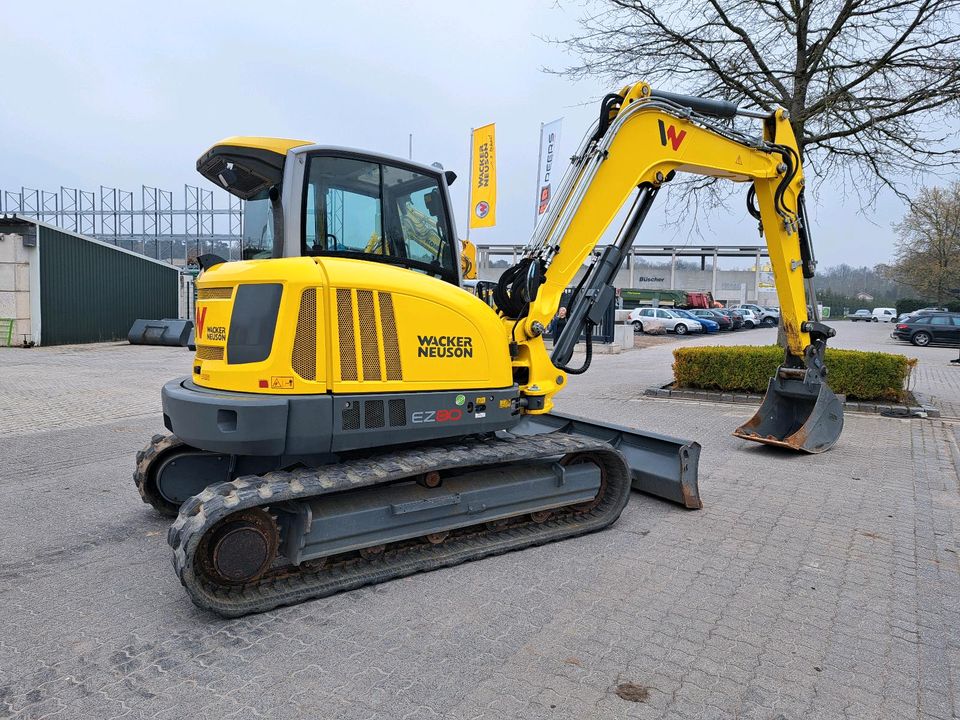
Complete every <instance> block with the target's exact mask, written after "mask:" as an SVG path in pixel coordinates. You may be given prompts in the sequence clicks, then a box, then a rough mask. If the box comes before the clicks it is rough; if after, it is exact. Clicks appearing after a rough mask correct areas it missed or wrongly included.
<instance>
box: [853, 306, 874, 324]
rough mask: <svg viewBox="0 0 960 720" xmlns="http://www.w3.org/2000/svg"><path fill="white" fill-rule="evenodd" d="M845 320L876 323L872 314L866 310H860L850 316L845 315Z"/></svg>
mask: <svg viewBox="0 0 960 720" xmlns="http://www.w3.org/2000/svg"><path fill="white" fill-rule="evenodd" d="M847 319H848V320H850V322H860V321H861V320H862V321H863V322H876V319H875V318H874V317H873V313H872V312H870V311H869V310H867V309H866V308H860V309H859V310H857V311H856V312H855V313H853V314H852V315H847Z"/></svg>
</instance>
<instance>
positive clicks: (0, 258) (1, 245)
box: [0, 233, 20, 263]
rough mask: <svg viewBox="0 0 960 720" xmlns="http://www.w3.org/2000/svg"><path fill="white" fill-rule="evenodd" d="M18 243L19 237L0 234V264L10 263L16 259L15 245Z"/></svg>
mask: <svg viewBox="0 0 960 720" xmlns="http://www.w3.org/2000/svg"><path fill="white" fill-rule="evenodd" d="M19 243H20V236H19V235H14V234H12V233H0V263H12V262H13V261H14V260H16V259H17V245H18V244H19Z"/></svg>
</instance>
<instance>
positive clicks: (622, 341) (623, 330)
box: [613, 325, 634, 350]
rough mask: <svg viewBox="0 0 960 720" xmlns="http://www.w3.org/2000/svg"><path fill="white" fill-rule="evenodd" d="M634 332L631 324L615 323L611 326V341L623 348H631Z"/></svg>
mask: <svg viewBox="0 0 960 720" xmlns="http://www.w3.org/2000/svg"><path fill="white" fill-rule="evenodd" d="M633 336H634V332H633V326H632V325H615V326H614V328H613V343H614V344H615V345H619V346H620V347H622V348H623V349H624V350H631V349H633V346H634V337H633Z"/></svg>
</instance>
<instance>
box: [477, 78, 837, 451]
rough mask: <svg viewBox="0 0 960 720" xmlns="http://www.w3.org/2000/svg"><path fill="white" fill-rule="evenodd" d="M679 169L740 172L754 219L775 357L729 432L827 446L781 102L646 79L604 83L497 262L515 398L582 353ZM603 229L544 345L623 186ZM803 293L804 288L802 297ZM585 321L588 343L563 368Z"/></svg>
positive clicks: (833, 406)
mask: <svg viewBox="0 0 960 720" xmlns="http://www.w3.org/2000/svg"><path fill="white" fill-rule="evenodd" d="M737 115H741V116H743V115H746V116H749V117H752V118H755V119H757V120H759V121H760V122H761V124H762V132H761V133H757V135H756V136H755V137H754V136H750V135H747V134H745V133H744V132H742V131H740V130H738V129H735V127H734V125H733V124H732V123H729V122H722V120H729V119H732V118H734V117H735V116H737ZM678 172H685V173H691V174H695V175H700V176H706V177H713V178H723V179H727V180H730V181H733V182H739V183H749V184H751V188H750V191H749V193H748V207H749V209H750V211H751V214H753V215H754V216H755V217H756V218H757V219H758V220H759V222H760V227H761V231H762V233H763V236H764V238H765V240H766V243H767V248H768V250H769V255H770V262H771V265H772V266H773V274H774V279H775V282H776V288H777V295H778V297H779V300H780V308H781V319H782V320H781V321H782V324H783V330H784V333H785V336H786V348H785V357H784V363H783V365H782V366H781V367H780V368H779V370H778V372H777V374H776V376H775V377H774V378H773V379H771V382H770V386H769V388H768V392H767V396H766V398H765V400H764V403H763V405H762V406H761V408H760V411H758V413H757V415H756V416H755V417H754V418H753V419H751V421H750V422H748V423H746V424H745V425H744V426H742V427H740V428H738V429H737V431H736V433H735V434H736V435H738V436H740V437H743V438H746V439H750V440H756V441H759V442H764V443H768V444H776V445H782V446H786V447H792V448H796V449H801V450H806V451H809V452H821V451H823V450H826V449H828V448H829V447H830V446H832V445H833V443H834V442H835V441H836V439H837V438H838V437H839V434H840V430H841V428H842V425H843V415H842V410H841V405H840V402H839V400H838V399H837V398H836V396H835V395H834V394H833V393H832V392H831V391H830V389H829V387H828V386H827V384H826V368H825V366H824V363H823V354H824V350H825V347H826V342H827V338H828V337H830V336H832V335H833V334H834V333H833V330H832V329H830V328H828V327H826V326H825V325H823V324H821V323H820V321H819V320H820V319H819V317H816V316H814V317H813V318H812V319H811V318H810V317H809V316H808V310H807V307H808V300H809V305H810V307H811V308H812V312H813V313H816V307H817V305H816V298H815V296H814V294H813V285H812V278H813V275H814V269H815V265H816V262H815V260H814V256H813V250H812V245H811V242H810V239H809V229H808V227H807V223H806V218H805V211H804V205H803V187H804V178H803V169H802V166H801V161H800V154H799V150H798V148H797V143H796V138H795V137H794V134H793V130H792V128H791V126H790V123H789V118H788V115H787V112H786V111H785V110H783V109H777V110H776V111H774V112H771V113H766V112H758V111H749V110H747V111H744V110H740V109H738V108H737V106H736V105H734V104H733V103H728V102H724V101H717V100H709V99H705V98H695V97H686V96H680V95H673V94H671V93H663V92H657V91H655V90H652V89H651V88H650V86H649V85H647V84H646V83H637V84H634V85H632V86H628V87H625V88H624V89H623V90H621V91H620V92H619V93H615V94H611V95H608V96H607V97H606V98H605V99H604V101H603V104H602V108H601V114H600V118H599V120H598V122H597V123H596V124H595V126H594V127H593V128H591V131H590V132H589V133H588V134H587V136H586V137H585V139H584V141H583V143H582V144H581V147H580V149H579V150H578V152H577V155H576V156H575V157H574V159H573V162H572V164H571V168H570V170H569V171H568V173H567V175H566V176H565V177H564V179H563V181H562V183H561V187H560V191H559V194H558V195H559V197H558V200H559V201H558V202H557V203H555V204H554V206H553V207H552V208H551V210H550V211H549V213H548V216H547V218H546V219H545V221H544V222H543V223H542V224H541V226H540V229H539V230H538V232H537V234H536V235H535V236H534V238H533V239H532V241H531V243H530V244H529V245H528V246H527V248H526V249H525V252H524V255H523V257H522V259H521V260H520V262H518V263H517V265H515V266H514V267H513V268H510V269H509V270H508V271H507V272H505V273H504V275H503V276H502V278H501V280H500V282H499V283H498V286H497V288H496V290H495V294H494V298H495V301H496V304H497V307H498V309H499V310H500V312H501V314H502V316H503V321H504V323H505V325H506V329H507V331H508V332H509V335H510V338H511V352H512V357H513V365H514V369H515V373H516V374H517V376H518V380H519V382H520V385H521V391H522V393H523V396H524V400H523V403H524V404H525V406H526V410H527V412H531V413H543V412H548V411H549V410H550V408H551V407H552V396H553V395H554V394H555V393H556V392H558V391H559V390H560V389H561V388H562V386H563V385H564V384H565V382H566V376H567V374H578V373H580V372H584V371H585V370H586V369H587V367H589V363H590V356H591V347H590V343H589V337H590V329H591V327H592V326H593V325H595V324H598V323H599V321H600V317H601V316H602V313H603V310H604V309H605V308H606V307H607V306H608V305H609V301H610V299H611V297H612V296H613V293H614V289H613V285H612V283H613V280H614V277H615V276H616V273H617V271H618V270H619V268H620V266H621V264H622V262H623V260H624V259H625V257H626V255H627V253H628V252H629V250H630V247H631V246H632V245H633V242H634V239H635V238H636V236H637V233H638V232H639V230H640V227H641V226H642V224H643V221H644V219H645V218H646V216H647V213H648V212H649V209H650V207H651V205H652V203H653V201H654V199H655V197H656V196H657V194H658V192H659V191H660V188H661V187H662V186H663V185H664V184H665V183H667V182H669V181H670V180H672V179H673V177H674V176H675V175H676V173H678ZM631 196H632V198H633V200H632V205H631V206H630V211H629V213H628V214H627V218H626V220H625V222H624V224H623V226H622V227H621V229H620V231H619V233H618V234H617V236H616V239H615V241H614V242H612V243H611V244H609V245H606V246H604V248H603V250H602V251H600V252H599V253H598V254H595V255H593V261H592V263H591V264H590V266H589V267H588V269H587V270H586V273H585V275H584V276H583V278H582V280H581V281H580V282H579V284H578V285H577V288H576V290H575V293H574V296H573V298H572V299H571V300H570V301H569V304H568V307H567V323H566V325H565V327H564V330H563V332H562V333H561V334H560V336H559V337H557V338H555V343H554V348H553V352H552V355H548V354H547V350H546V346H545V345H544V342H543V332H544V329H545V328H546V326H547V325H548V324H549V322H550V321H551V319H552V318H553V317H554V315H555V314H556V312H557V309H558V308H559V306H560V301H561V297H562V293H563V292H564V290H565V289H566V288H567V287H569V286H571V285H572V284H573V282H574V280H575V277H576V275H577V273H578V271H579V270H580V269H581V268H582V267H583V265H584V263H585V262H586V261H587V260H588V259H589V258H590V257H591V255H592V254H593V253H594V249H595V248H596V247H597V246H598V245H599V244H600V241H601V239H602V238H603V237H604V235H605V233H606V231H607V228H608V226H609V225H610V223H611V222H612V221H613V220H614V218H615V217H616V215H617V213H618V212H619V211H620V209H621V207H623V206H624V205H625V204H626V203H627V202H628V201H629V200H630V199H631ZM808 295H809V297H808ZM585 329H586V330H587V338H588V343H587V357H586V361H585V362H584V364H583V365H582V366H581V367H579V368H570V367H569V366H568V363H569V362H570V360H571V357H572V354H573V349H574V346H575V345H576V343H577V342H578V340H579V338H580V335H581V333H582V332H583V330H585Z"/></svg>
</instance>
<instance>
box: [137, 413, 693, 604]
mask: <svg viewBox="0 0 960 720" xmlns="http://www.w3.org/2000/svg"><path fill="white" fill-rule="evenodd" d="M699 450H700V448H699V445H697V444H696V443H688V442H684V441H679V440H675V439H673V438H669V437H666V436H660V435H654V434H643V433H637V432H634V431H631V430H629V429H627V428H618V427H614V426H603V425H598V424H596V423H591V422H589V421H587V420H584V419H582V418H575V417H571V416H565V415H560V414H556V415H546V416H542V417H541V418H538V419H537V420H536V421H534V422H531V423H525V422H522V423H521V424H520V425H519V426H517V428H515V431H514V432H502V433H496V434H490V435H488V436H486V437H470V438H459V439H456V440H449V441H445V442H438V443H433V444H428V445H417V446H412V447H403V448H397V449H389V450H387V449H381V450H379V451H377V450H374V451H371V452H365V453H362V454H357V455H355V456H354V457H352V458H349V459H346V458H343V459H340V460H339V461H338V462H330V463H329V464H326V465H321V466H317V467H303V466H297V467H294V468H291V469H287V470H272V471H268V472H264V473H262V474H249V475H240V476H237V477H235V478H233V479H231V480H229V481H224V482H219V483H214V484H211V485H209V486H207V487H204V488H202V489H200V490H197V492H196V494H195V495H194V496H193V497H190V498H188V499H187V500H186V501H185V502H184V503H183V505H182V506H180V507H179V508H177V502H176V500H177V494H176V493H181V494H182V493H183V492H189V491H190V489H185V488H184V487H183V485H182V482H181V477H182V476H183V473H182V472H181V473H178V474H175V476H174V480H173V481H172V482H171V481H168V484H172V486H173V488H172V489H170V488H167V487H165V486H164V479H163V478H164V471H165V470H166V471H167V472H169V470H170V468H171V466H172V464H173V463H181V464H184V465H187V466H192V467H193V471H192V473H191V474H193V475H194V476H203V477H207V478H209V477H210V476H208V475H205V474H204V473H203V470H204V468H209V467H213V466H214V465H213V464H211V463H215V464H217V465H229V464H230V462H231V459H230V458H224V459H221V458H220V457H219V456H216V455H215V454H214V453H204V452H198V451H196V450H194V449H191V448H189V447H188V446H185V445H184V444H183V443H182V442H181V441H180V440H179V439H178V438H176V437H175V436H171V435H158V436H156V437H154V438H153V440H152V441H151V443H150V445H149V446H148V447H147V448H146V449H145V450H144V451H142V452H141V453H140V454H139V455H138V465H137V472H136V473H135V476H134V478H135V481H136V484H137V488H138V490H139V491H140V494H141V496H142V497H143V499H144V501H145V502H148V503H150V504H151V505H153V506H154V507H155V508H157V509H158V510H159V511H161V512H164V513H165V514H172V512H173V510H174V509H175V508H176V509H177V510H178V517H177V519H176V521H175V522H174V524H173V526H172V527H171V528H170V531H169V533H168V542H169V543H170V545H171V547H173V549H174V567H175V569H176V571H177V575H178V576H179V578H180V580H181V582H182V583H183V584H184V586H185V587H186V588H187V591H188V592H189V593H190V596H191V598H192V599H193V601H194V602H195V603H196V604H197V605H198V606H199V607H202V608H205V609H209V610H212V611H214V612H217V613H219V614H221V615H226V616H237V615H244V614H247V613H251V612H262V611H264V610H269V609H271V608H274V607H277V606H279V605H287V604H292V603H297V602H301V601H303V600H307V599H310V598H315V597H321V596H324V595H331V594H334V593H337V592H341V591H343V590H350V589H354V588H357V587H360V586H362V585H367V584H370V583H376V582H383V581H385V580H389V579H393V578H397V577H402V576H404V575H409V574H412V573H416V572H422V571H426V570H433V569H436V568H440V567H445V566H449V565H456V564H459V563H462V562H466V561H468V560H475V559H478V558H481V557H486V556H489V555H498V554H501V553H504V552H509V551H511V550H518V549H521V548H525V547H530V546H532V545H539V544H543V543H546V542H552V541H555V540H562V539H565V538H569V537H575V536H577V535H582V534H584V533H588V532H593V531H595V530H599V529H602V528H604V527H606V526H608V525H610V524H611V523H613V522H615V521H616V519H617V518H618V517H619V516H620V513H621V512H622V510H623V508H624V506H625V505H626V503H627V500H628V498H629V494H630V490H631V487H633V488H636V489H638V490H642V491H646V492H650V493H652V494H655V495H660V496H664V497H667V498H668V499H671V500H674V501H676V502H679V503H681V504H683V505H685V506H686V507H688V508H691V509H696V508H699V507H700V506H701V503H700V497H699V489H698V485H697V474H696V470H697V461H698V457H699ZM232 462H234V463H235V462H236V458H234V459H233V460H232ZM194 489H196V488H194Z"/></svg>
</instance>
